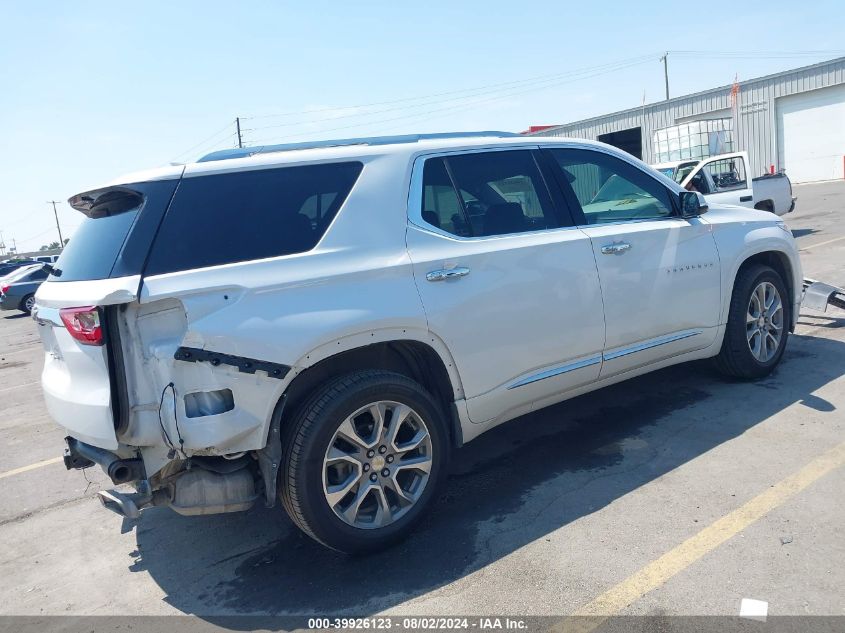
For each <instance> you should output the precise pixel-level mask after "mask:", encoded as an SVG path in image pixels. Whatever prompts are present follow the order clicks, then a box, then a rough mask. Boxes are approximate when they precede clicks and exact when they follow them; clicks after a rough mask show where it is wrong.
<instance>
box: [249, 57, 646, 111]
mask: <svg viewBox="0 0 845 633" xmlns="http://www.w3.org/2000/svg"><path fill="white" fill-rule="evenodd" d="M656 56H657V53H652V54H648V55H641V56H639V57H634V58H627V59H622V60H616V61H613V62H607V63H605V64H598V65H595V66H587V67H584V68H580V69H576V70H570V71H565V72H557V73H551V74H546V75H536V76H533V77H527V78H525V79H516V80H511V81H505V82H499V83H493V84H486V85H482V86H475V87H472V88H462V89H460V90H447V91H445V92H436V93H433V94H429V95H417V96H414V97H404V98H402V99H391V100H389V101H374V102H371V103H363V104H356V105H348V106H337V107H330V108H313V109H309V110H299V111H291V112H281V113H277V114H263V115H256V116H246V117H241V120H249V119H269V118H281V117H289V116H298V115H303V114H321V113H325V112H338V111H341V110H353V109H354V110H363V109H366V108H371V107H375V106H382V105H393V104H397V103H407V102H409V101H422V102H426V103H423V105H433V103H434V102H439V101H452V100H455V99H461V98H469V97H474V96H479V95H469V97H455V98H454V99H438V98H437V97H443V96H450V95H463V94H466V93H473V92H478V91H486V90H488V89H493V90H492V92H496V91H497V90H499V89H505V88H507V87H508V86H511V87H518V86H516V85H517V84H525V83H533V82H542V81H551V80H554V79H557V78H562V77H566V76H569V75H574V74H581V73H585V72H592V71H595V70H601V69H603V68H606V67H608V66H615V65H617V64H620V63H628V62H631V61H637V60H640V59H651V58H653V57H656ZM346 116H355V114H353V115H346ZM330 118H332V119H338V118H345V117H330ZM265 127H270V126H265Z"/></svg>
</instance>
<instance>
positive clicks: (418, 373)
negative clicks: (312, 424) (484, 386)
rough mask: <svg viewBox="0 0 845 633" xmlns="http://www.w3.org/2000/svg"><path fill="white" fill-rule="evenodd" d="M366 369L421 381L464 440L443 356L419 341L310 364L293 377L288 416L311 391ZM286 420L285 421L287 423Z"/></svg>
mask: <svg viewBox="0 0 845 633" xmlns="http://www.w3.org/2000/svg"><path fill="white" fill-rule="evenodd" d="M362 369H383V370H387V371H393V372H396V373H398V374H402V375H403V376H407V377H408V378H410V379H412V380H414V381H416V382H418V383H419V384H421V385H422V386H423V387H424V388H425V389H426V390H427V391H428V392H429V393H430V394H431V395H432V396H433V397H434V398H435V400H436V401H437V403H438V404H439V405H440V407H441V409H442V411H443V415H444V418H445V420H446V421H447V424H448V425H449V427H450V434H451V436H452V437H451V439H452V442H453V444H455V445H457V446H460V444H461V443H462V440H461V433H460V424H459V422H458V420H457V415H456V412H455V410H454V406H453V403H454V401H455V390H454V388H453V387H452V381H451V380H450V379H449V372H448V371H447V369H446V366H445V364H444V363H443V360H442V359H441V357H440V355H439V354H438V353H437V352H436V351H435V350H434V349H433V348H432V347H430V346H429V345H426V344H425V343H420V342H419V341H387V342H384V343H375V344H373V345H366V346H364V347H358V348H356V349H352V350H349V351H346V352H340V353H339V354H335V355H334V356H329V357H328V358H325V359H323V360H321V361H320V362H318V363H316V364H314V365H312V366H311V367H308V368H307V369H305V370H304V371H302V372H301V373H300V374H299V375H297V376H296V378H294V379H293V381H292V382H291V384H290V385H289V386H288V388H287V390H286V392H285V397H286V399H287V400H286V404H285V414H284V417H285V418H289V417H290V415H292V414H293V412H294V411H296V409H297V408H298V406H299V405H300V404H301V403H302V401H303V400H304V399H305V398H307V397H308V395H309V394H310V393H313V391H314V390H315V389H317V388H319V386H320V385H322V384H324V383H325V382H326V381H328V380H331V379H332V378H336V377H338V376H342V375H344V374H348V373H351V372H354V371H359V370H362ZM284 422H285V420H284V419H283V420H282V424H283V425H284Z"/></svg>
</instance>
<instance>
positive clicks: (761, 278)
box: [715, 264, 792, 380]
mask: <svg viewBox="0 0 845 633" xmlns="http://www.w3.org/2000/svg"><path fill="white" fill-rule="evenodd" d="M791 307H792V306H791V305H790V302H789V295H788V293H787V291H786V284H784V282H783V279H782V278H781V276H780V274H778V272H777V271H775V270H774V269H773V268H770V267H769V266H763V265H760V264H757V265H752V266H749V267H748V268H744V269H743V270H741V271H740V272H739V274H738V275H737V278H736V281H735V282H734V289H733V294H732V295H731V305H730V312H729V313H728V323H727V326H726V328H725V338H724V340H723V341H722V349H721V350H720V352H719V355H718V356H716V358H715V364H716V368H717V369H718V370H719V371H721V372H722V373H723V374H725V375H727V376H731V377H734V378H742V379H746V380H751V379H755V378H762V377H764V376H767V375H769V374H770V373H771V371H772V370H773V369H774V368H775V367H776V366H777V364H778V363H779V362H780V359H781V357H782V356H783V351H784V349H785V348H786V341H787V338H788V337H789V324H790V323H791V319H792V312H791Z"/></svg>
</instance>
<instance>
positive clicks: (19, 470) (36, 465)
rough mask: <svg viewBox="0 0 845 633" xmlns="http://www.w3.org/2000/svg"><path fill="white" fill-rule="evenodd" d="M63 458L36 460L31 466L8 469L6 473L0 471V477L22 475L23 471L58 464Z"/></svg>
mask: <svg viewBox="0 0 845 633" xmlns="http://www.w3.org/2000/svg"><path fill="white" fill-rule="evenodd" d="M62 460H63V458H62V457H53V458H52V459H45V460H44V461H43V462H35V463H34V464H30V465H29V466H21V467H20V468H15V469H13V470H7V471H6V472H5V473H0V479H5V478H6V477H11V476H12V475H20V474H21V473H25V472H28V471H30V470H35V469H36V468H41V467H42V466H49V465H50V464H58V463H59V462H60V461H62Z"/></svg>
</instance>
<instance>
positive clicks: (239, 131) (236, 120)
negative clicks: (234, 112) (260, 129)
mask: <svg viewBox="0 0 845 633" xmlns="http://www.w3.org/2000/svg"><path fill="white" fill-rule="evenodd" d="M235 126H236V127H237V128H238V147H240V148H243V146H244V142H243V139H242V138H241V117H235Z"/></svg>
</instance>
